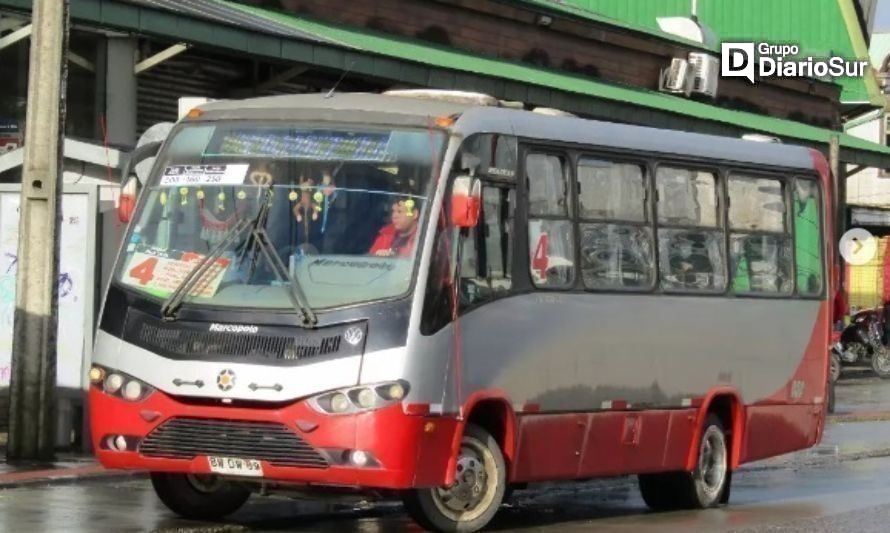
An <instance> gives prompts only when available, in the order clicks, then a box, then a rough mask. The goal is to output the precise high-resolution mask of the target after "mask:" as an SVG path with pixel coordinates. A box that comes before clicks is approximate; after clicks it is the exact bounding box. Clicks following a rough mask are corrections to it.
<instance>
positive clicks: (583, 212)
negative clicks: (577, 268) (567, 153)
mask: <svg viewBox="0 0 890 533" xmlns="http://www.w3.org/2000/svg"><path fill="white" fill-rule="evenodd" d="M577 179H578V200H579V201H578V211H579V215H580V218H581V224H580V226H579V227H580V231H581V275H582V278H583V280H584V286H585V287H587V288H588V289H611V288H648V287H649V286H650V285H651V283H652V279H653V277H654V270H655V267H654V256H653V243H652V231H651V229H650V228H649V227H647V226H646V225H645V223H646V221H647V216H646V182H645V178H644V174H643V167H641V166H640V165H633V164H622V163H614V162H611V161H603V160H599V159H592V158H582V159H581V160H580V161H579V162H578V178H577Z"/></svg>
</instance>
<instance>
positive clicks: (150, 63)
mask: <svg viewBox="0 0 890 533" xmlns="http://www.w3.org/2000/svg"><path fill="white" fill-rule="evenodd" d="M188 49H189V45H187V44H185V43H179V44H174V45H173V46H170V47H168V48H165V49H163V50H161V51H160V52H158V53H157V54H155V55H153V56H150V57H147V58H145V59H143V60H142V61H140V62H138V63H136V66H135V67H134V69H133V72H134V73H136V74H141V73H142V72H145V71H146V70H148V69H150V68H154V67H156V66H158V65H160V64H161V63H163V62H164V61H167V60H168V59H170V58H172V57H176V56H178V55H179V54H181V53H183V52H185V51H186V50H188Z"/></svg>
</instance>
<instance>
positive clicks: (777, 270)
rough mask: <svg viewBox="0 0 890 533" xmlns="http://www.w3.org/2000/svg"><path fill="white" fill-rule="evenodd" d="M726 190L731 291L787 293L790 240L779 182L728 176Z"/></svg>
mask: <svg viewBox="0 0 890 533" xmlns="http://www.w3.org/2000/svg"><path fill="white" fill-rule="evenodd" d="M727 190H728V192H729V231H730V233H729V250H730V272H732V289H733V291H734V292H737V293H773V294H791V292H792V291H793V290H794V279H793V278H792V277H791V264H792V262H791V237H790V235H789V234H788V233H789V232H788V224H787V222H786V218H787V210H786V209H785V190H784V187H783V183H782V182H781V181H780V180H777V179H766V178H752V177H745V176H730V177H729V180H728V181H727Z"/></svg>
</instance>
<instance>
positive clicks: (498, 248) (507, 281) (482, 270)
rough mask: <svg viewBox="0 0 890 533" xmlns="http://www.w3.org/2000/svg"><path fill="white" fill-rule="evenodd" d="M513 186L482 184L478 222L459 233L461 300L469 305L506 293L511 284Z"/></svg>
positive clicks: (462, 304) (462, 305)
mask: <svg viewBox="0 0 890 533" xmlns="http://www.w3.org/2000/svg"><path fill="white" fill-rule="evenodd" d="M515 198H516V193H515V190H514V189H512V188H504V187H494V186H490V185H487V184H486V185H483V187H482V216H481V217H480V219H479V225H478V226H476V227H475V228H470V229H469V230H467V231H466V232H465V233H464V235H462V236H461V246H462V248H461V266H460V302H461V307H471V306H475V305H478V304H480V303H483V302H486V301H489V300H493V299H495V298H498V297H499V296H502V295H505V294H507V293H508V292H509V291H510V289H511V287H512V285H513V281H512V276H511V272H512V264H511V261H510V259H511V257H512V255H513V245H512V240H513V208H514V205H515V201H516V200H515Z"/></svg>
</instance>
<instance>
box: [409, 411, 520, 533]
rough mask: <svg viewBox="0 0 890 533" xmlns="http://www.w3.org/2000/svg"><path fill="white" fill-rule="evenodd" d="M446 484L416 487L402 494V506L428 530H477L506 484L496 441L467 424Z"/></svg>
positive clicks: (499, 499)
mask: <svg viewBox="0 0 890 533" xmlns="http://www.w3.org/2000/svg"><path fill="white" fill-rule="evenodd" d="M456 468H457V471H456V472H455V477H454V483H453V484H452V485H451V486H449V487H435V488H431V489H417V490H412V491H409V492H407V493H406V494H405V496H404V503H405V510H406V511H408V514H409V515H410V516H411V518H413V519H414V521H415V522H417V523H418V524H419V525H420V526H422V527H424V528H426V529H428V530H430V531H478V530H480V529H482V528H483V527H485V525H486V524H488V522H489V521H491V519H492V518H493V517H494V515H495V513H497V511H498V508H500V506H501V502H502V501H503V499H504V493H505V490H506V488H507V475H506V474H507V472H506V466H505V464H504V456H503V454H502V453H501V448H500V446H498V443H497V441H496V440H495V439H494V437H492V436H491V434H489V433H488V432H487V431H485V430H484V429H482V428H481V427H479V426H475V425H472V424H470V425H467V428H466V431H465V432H464V436H463V439H462V440H461V445H460V455H459V456H458V458H457V467H456Z"/></svg>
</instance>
